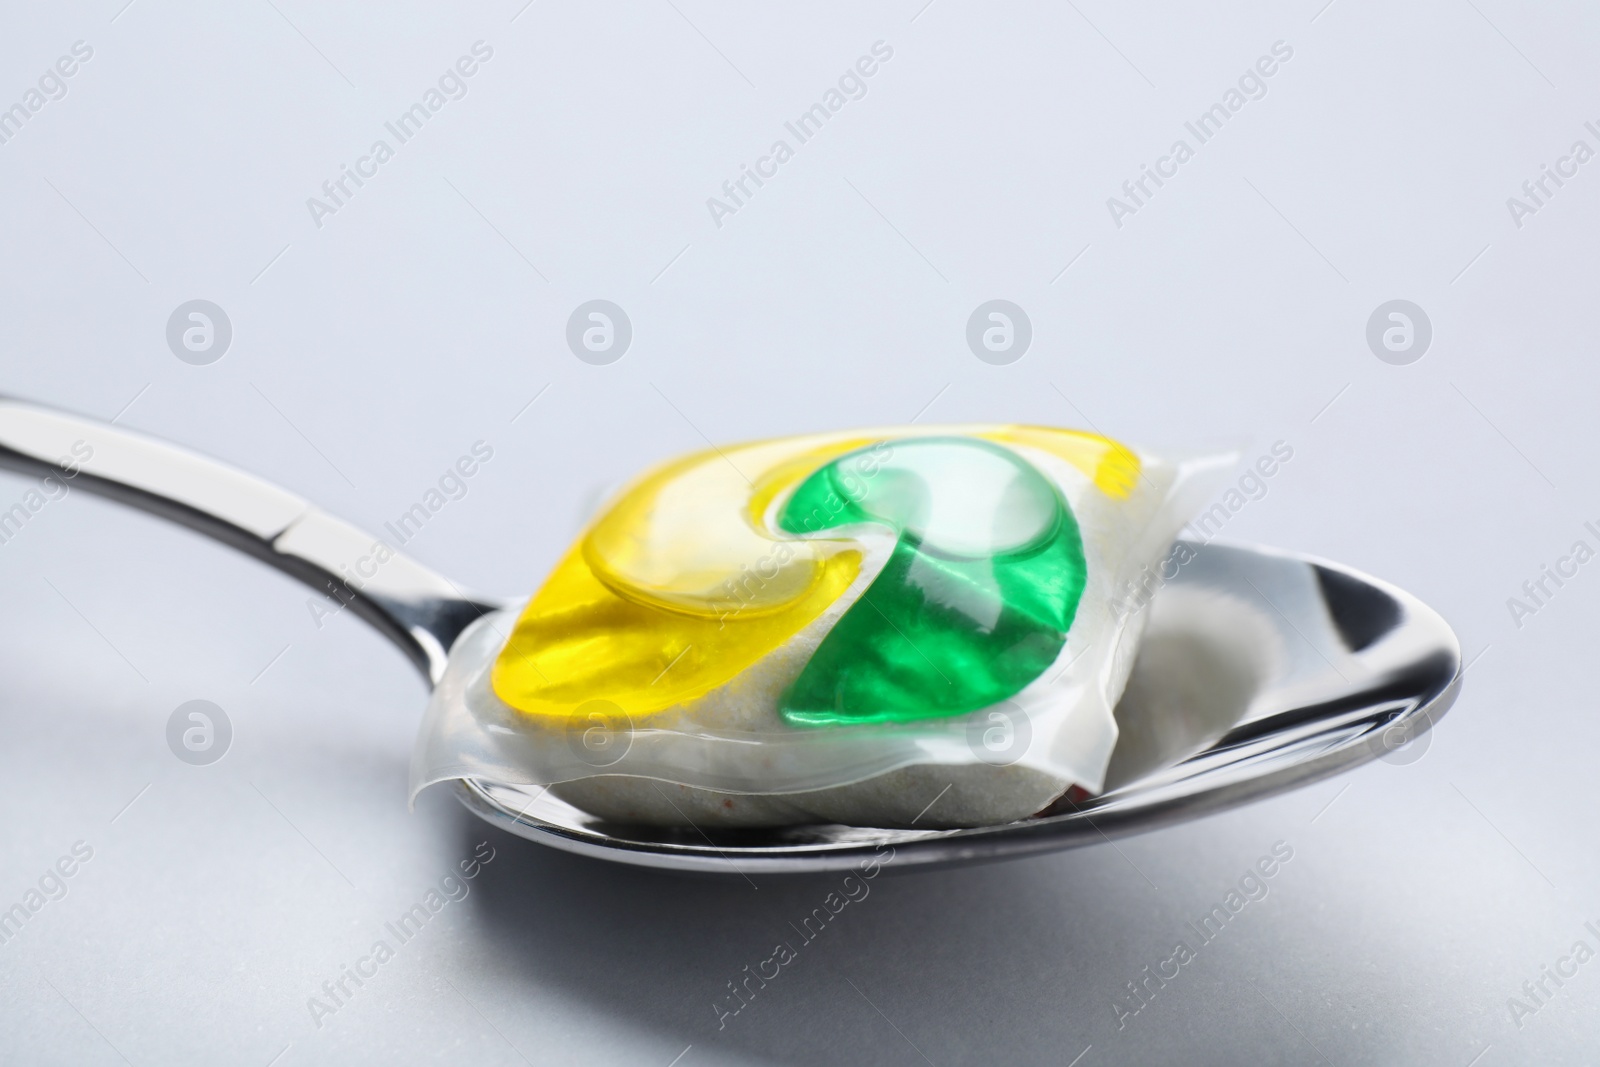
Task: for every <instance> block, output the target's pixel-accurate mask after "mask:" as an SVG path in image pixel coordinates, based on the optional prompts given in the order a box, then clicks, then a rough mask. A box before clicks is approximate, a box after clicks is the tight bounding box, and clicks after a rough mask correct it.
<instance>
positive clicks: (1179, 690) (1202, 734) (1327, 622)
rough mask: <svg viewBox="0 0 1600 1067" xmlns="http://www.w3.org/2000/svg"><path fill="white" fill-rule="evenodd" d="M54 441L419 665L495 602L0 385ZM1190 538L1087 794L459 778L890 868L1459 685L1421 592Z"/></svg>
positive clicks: (1372, 717) (1003, 844)
mask: <svg viewBox="0 0 1600 1067" xmlns="http://www.w3.org/2000/svg"><path fill="white" fill-rule="evenodd" d="M85 457H87V458H85ZM63 463H68V464H71V465H72V468H73V469H74V470H75V471H76V473H75V474H74V478H75V480H74V482H73V484H74V485H75V486H77V487H81V488H85V489H88V490H90V491H91V492H95V493H98V494H102V495H104V496H108V497H111V498H112V499H114V500H119V501H121V502H123V503H125V504H129V505H131V506H133V507H136V508H140V509H142V510H145V511H148V512H151V513H154V514H156V515H160V516H162V517H164V518H167V519H171V520H172V521H174V522H177V523H179V524H181V525H183V526H187V527H189V528H191V529H194V530H198V531H199V532H201V533H204V534H207V535H209V536H211V537H214V538H216V539H217V540H219V541H222V542H224V543H226V544H229V545H232V546H234V547H235V548H239V549H242V550H243V551H245V552H248V553H249V554H250V555H252V556H255V557H256V558H257V559H260V560H263V561H265V562H266V563H269V564H271V565H272V566H274V567H277V568H278V569H279V570H282V571H284V572H286V573H288V574H290V575H292V576H293V577H295V578H298V579H299V580H300V581H302V582H305V583H306V584H307V585H310V586H311V587H313V588H314V589H317V590H319V591H321V592H323V593H325V594H327V595H328V596H331V597H334V598H335V599H337V600H339V601H341V602H343V603H345V604H346V605H347V606H349V607H350V608H352V609H353V610H354V611H355V612H356V613H357V614H359V615H360V616H361V617H362V618H364V619H366V620H367V621H368V622H370V623H371V624H372V625H373V626H375V627H376V628H377V629H378V630H379V632H381V633H382V634H384V636H386V637H388V638H389V639H390V640H392V641H393V642H394V643H395V644H396V645H398V646H399V647H400V649H401V650H402V651H404V652H405V653H406V655H407V656H409V657H410V659H411V660H412V662H413V663H415V664H416V665H417V667H418V668H419V669H420V670H421V671H422V674H423V676H424V677H425V678H426V679H427V680H428V682H429V684H430V685H434V684H437V683H438V681H439V679H440V677H441V676H442V674H443V671H444V666H445V662H446V659H447V658H448V655H449V651H450V647H451V645H452V644H453V643H454V642H455V640H456V638H457V637H459V636H460V634H461V632H462V631H463V630H464V629H466V627H467V626H468V625H469V624H470V623H471V622H472V621H473V620H475V619H477V618H478V617H479V616H480V615H482V614H484V613H485V612H487V611H492V610H495V609H496V608H500V607H504V606H506V603H507V602H504V601H496V600H493V599H491V598H485V597H480V596H470V595H468V594H466V593H464V592H462V590H461V589H460V588H459V587H458V586H456V585H455V583H453V582H451V581H450V580H448V579H447V578H444V577H443V576H441V575H438V574H436V573H434V572H433V571H431V570H429V569H428V568H426V567H423V566H422V565H420V564H418V563H416V562H415V561H413V560H410V559H407V558H405V557H403V556H396V557H395V558H393V559H390V560H389V561H387V562H386V563H384V565H383V566H382V567H381V568H371V567H370V566H369V565H367V564H364V563H363V559H365V558H368V557H370V555H371V552H372V549H373V546H374V544H375V543H376V542H377V540H378V539H377V538H374V537H372V536H371V535H369V534H365V533H363V532H361V531H360V530H358V529H356V528H355V527H353V526H351V525H349V524H348V523H345V522H343V521H341V520H339V519H336V518H334V517H333V516H331V515H329V514H327V513H326V512H324V511H322V510H320V509H318V508H316V507H314V506H312V505H311V504H310V503H309V502H307V501H306V500H304V499H302V498H300V497H298V496H296V495H294V494H293V493H289V492H286V491H285V490H282V489H279V488H277V487H275V486H273V485H270V484H269V483H267V482H265V481H262V480H261V479H259V478H256V477H254V476H252V475H249V474H245V473H243V472H241V471H237V470H235V469H233V468H231V467H228V466H226V465H224V464H222V463H219V462H217V461H215V460H211V459H207V458H205V457H203V456H199V455H197V454H195V453H193V452H189V451H187V450H184V449H182V448H178V447H176V446H174V445H170V444H167V443H165V442H163V441H158V440H156V439H153V438H151V437H147V436H144V435H141V434H136V433H131V432H129V431H127V430H123V429H120V428H118V427H114V426H110V425H107V424H105V423H101V422H97V421H95V420H92V419H85V418H82V417H79V416H76V415H70V414H67V413H65V412H60V411H56V410H53V409H51V408H47V407H44V406H41V405H37V404H31V403H28V402H25V401H20V400H11V399H4V398H0V466H3V467H9V468H11V469H14V470H17V471H21V472H23V473H26V474H31V475H37V476H47V475H53V476H56V477H61V476H62V475H63V467H62V464H63ZM1184 545H1185V551H1184V552H1182V553H1180V554H1178V555H1177V556H1176V557H1175V558H1176V559H1179V560H1182V562H1181V564H1178V563H1173V564H1169V566H1168V567H1167V568H1166V570H1163V571H1162V572H1161V573H1159V574H1152V575H1151V576H1150V580H1149V582H1148V583H1147V585H1146V591H1147V592H1148V593H1150V594H1152V595H1153V597H1154V599H1153V601H1152V602H1151V607H1150V610H1151V621H1150V627H1149V630H1148V631H1147V634H1146V637H1145V640H1144V643H1143V644H1142V645H1141V651H1140V655H1139V658H1138V661H1137V663H1136V665H1135V667H1134V674H1133V678H1132V680H1131V681H1130V683H1129V687H1128V693H1127V695H1126V696H1125V697H1124V699H1123V701H1122V703H1121V704H1120V705H1119V706H1118V708H1117V719H1118V724H1119V726H1120V728H1121V737H1120V740H1119V741H1118V747H1117V750H1116V753H1115V754H1114V756H1113V758H1112V763H1111V767H1110V770H1109V772H1108V781H1107V788H1106V790H1105V792H1103V793H1102V794H1101V795H1099V796H1096V797H1094V798H1092V799H1089V800H1085V801H1083V802H1082V803H1081V804H1072V803H1065V802H1064V803H1063V804H1062V805H1059V810H1052V811H1050V812H1046V813H1043V814H1041V815H1038V816H1035V817H1034V818H1031V819H1024V820H1022V821H1019V822H1013V823H1007V824H1004V825H1000V826H986V827H982V828H978V829H967V830H887V829H874V828H868V827H853V826H807V827H797V828H791V829H780V830H740V831H718V830H714V829H709V828H708V829H707V830H706V831H704V832H702V831H697V830H674V829H662V828H655V827H637V826H618V825H611V824H606V823H603V822H601V821H600V820H597V819H595V818H594V817H592V816H589V815H587V814H585V813H584V812H582V811H579V810H578V809H576V808H574V807H572V806H571V805H569V804H566V803H564V802H562V801H560V800H557V799H556V798H555V797H552V796H550V795H549V794H548V793H546V792H544V791H543V790H541V789H539V788H537V787H529V786H517V785H508V784H505V783H497V782H491V781H485V780H481V779H469V780H463V781H457V782H455V783H454V786H455V789H456V793H457V796H458V798H459V799H460V800H461V802H462V803H463V804H465V805H466V806H467V808H468V809H469V810H470V811H472V812H474V813H475V814H477V815H479V816H481V817H482V818H484V819H486V820H487V821H489V822H491V823H493V824H495V825H496V826H499V827H500V828H501V829H504V830H506V831H508V832H510V833H513V834H517V835H518V836H520V837H525V838H528V839H529V840H531V841H537V842H540V843H541V844H546V845H552V846H554V847H556V848H561V849H565V850H567V851H569V852H576V853H581V854H583V855H588V856H594V857H597V858H600V859H607V860H613V861H617V862H621V863H631V864H636V865H639V866H645V867H659V868H668V869H674V870H689V871H707V872H713V873H715V872H723V873H733V872H740V873H754V872H771V873H778V872H804V871H822V870H842V869H846V868H850V867H855V866H857V865H859V864H862V863H864V862H883V860H884V858H885V856H886V855H892V857H893V860H892V863H893V865H894V867H895V868H897V869H904V868H907V867H929V866H940V865H950V864H960V863H976V862H982V861H986V860H994V859H1002V858H1008V857H1017V856H1024V855H1029V854H1032V853H1038V852H1048V851H1052V850H1056V849H1065V848H1074V847H1078V846H1082V845H1091V844H1096V843H1098V842H1101V841H1105V840H1109V839H1110V838H1113V837H1117V836H1122V835H1127V834H1132V833H1137V832H1139V831H1143V830H1149V829H1154V828H1156V827H1158V826H1163V825H1167V824H1170V823H1175V822H1180V821H1183V820H1186V819H1192V818H1196V817H1198V816H1200V815H1205V814H1208V813H1210V812H1215V811H1220V810H1222V809H1225V808H1230V807H1234V806H1236V805H1239V804H1243V803H1245V802H1247V801H1250V800H1254V799H1257V798H1259V797H1264V796H1267V795H1270V794H1273V793H1279V792H1283V791H1284V790H1287V789H1292V788H1294V787H1296V786H1300V785H1305V784H1307V783H1310V782H1314V781H1317V780H1318V779H1322V778H1326V777H1328V776H1330V775H1333V774H1337V773H1338V772H1340V771H1342V770H1345V769H1348V768H1350V767H1354V766H1356V765H1358V764H1361V763H1365V762H1367V761H1368V760H1371V759H1374V758H1377V757H1379V756H1384V755H1389V757H1390V758H1391V759H1393V760H1395V761H1396V762H1403V761H1404V760H1405V759H1407V758H1409V757H1407V756H1406V755H1404V754H1405V753H1417V752H1418V751H1419V749H1420V747H1421V745H1425V744H1426V743H1427V738H1425V737H1422V734H1423V733H1424V732H1425V731H1426V730H1427V729H1428V728H1429V727H1430V726H1431V725H1432V724H1433V722H1434V721H1435V720H1437V719H1438V718H1439V716H1441V715H1442V714H1444V712H1445V710H1446V709H1447V708H1448V707H1449V706H1450V704H1451V703H1452V702H1453V701H1454V699H1455V696H1456V693H1457V691H1458V689H1459V688H1460V684H1461V648H1460V645H1459V643H1458V642H1457V641H1456V637H1455V634H1454V633H1453V632H1452V631H1451V630H1450V627H1449V626H1448V625H1446V624H1445V622H1444V620H1443V619H1441V618H1440V617H1439V616H1438V614H1436V613H1435V612H1434V611H1433V610H1432V609H1430V608H1429V607H1428V606H1427V605H1426V604H1423V603H1422V602H1421V601H1419V600H1417V599H1416V598H1415V597H1413V596H1411V595H1409V594H1407V593H1405V592H1403V591H1402V590H1399V589H1396V588H1394V587H1393V586H1390V585H1388V584H1386V583H1383V582H1380V581H1377V580H1376V579H1373V578H1369V577H1367V576H1366V575H1363V574H1360V573H1358V572H1356V571H1353V570H1351V569H1349V568H1346V567H1342V566H1339V565H1337V564H1333V563H1327V562H1324V561H1321V560H1314V559H1311V558H1309V557H1306V556H1299V555H1294V554H1290V553H1285V552H1278V551H1273V550H1269V549H1259V548H1248V547H1243V546H1236V545H1221V544H1217V543H1215V542H1207V543H1204V544H1202V543H1198V542H1185V543H1184ZM368 570H372V573H371V574H370V575H369V574H368V573H367V571H368ZM1167 571H1171V573H1170V574H1168V573H1167ZM1141 595H1142V594H1141ZM1419 738H1421V740H1420V741H1418V739H1419ZM934 802H935V803H936V802H937V798H934ZM887 850H892V852H889V851H887Z"/></svg>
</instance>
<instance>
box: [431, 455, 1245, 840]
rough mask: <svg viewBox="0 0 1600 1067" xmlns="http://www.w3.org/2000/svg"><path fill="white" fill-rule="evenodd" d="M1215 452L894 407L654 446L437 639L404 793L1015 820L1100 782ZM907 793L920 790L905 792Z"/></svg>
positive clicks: (694, 812)
mask: <svg viewBox="0 0 1600 1067" xmlns="http://www.w3.org/2000/svg"><path fill="white" fill-rule="evenodd" d="M1232 462H1233V457H1232V456H1211V457H1198V458H1193V457H1191V458H1176V459H1169V458H1164V457H1160V456H1154V455H1147V454H1141V453H1137V452H1135V451H1133V450H1131V449H1129V448H1127V447H1125V446H1123V445H1120V444H1118V443H1116V442H1114V441H1111V440H1109V439H1107V438H1103V437H1100V436H1098V435H1094V434H1087V433H1082V432H1078V431H1072V430H1062V429H1054V428H1049V427H1034V426H1003V425H993V426H988V425H986V426H950V427H910V428H895V429H878V430H865V431H854V432H844V433H832V434H819V435H812V436H807V437H797V438H786V439H782V440H775V441H764V442H757V443H753V444H747V445H739V446H731V447H724V448H722V449H712V450H708V451H706V452H702V453H696V454H693V455H689V456H685V457H682V458H680V459H677V460H673V461H670V462H668V463H665V464H662V465H661V466H659V467H657V468H655V469H654V470H651V471H649V472H647V473H646V474H645V475H643V476H642V477H640V478H639V479H638V480H636V481H635V482H634V483H633V484H631V485H629V486H628V487H626V488H625V489H624V490H623V491H622V492H621V493H620V494H618V496H617V497H616V498H614V499H613V500H612V501H611V502H610V503H609V504H608V505H607V506H606V507H605V508H604V509H603V510H602V512H601V513H600V514H599V516H598V517H597V518H596V519H595V520H594V522H593V523H591V524H590V526H589V528H588V529H587V530H585V531H584V533H583V534H582V535H581V536H580V538H579V540H578V542H577V543H576V544H574V545H573V546H572V547H571V548H570V549H569V550H568V552H567V553H566V554H565V555H564V556H563V557H562V559H561V560H560V561H559V562H558V563H557V564H556V566H555V568H554V569H553V570H552V572H551V573H550V575H549V577H548V578H547V579H546V581H545V583H544V584H543V585H542V586H541V588H540V589H539V590H538V591H537V592H535V593H534V595H533V596H532V597H531V598H529V600H528V601H527V603H526V604H525V605H524V606H523V607H522V608H521V610H520V611H518V612H511V611H503V612H499V613H497V614H495V615H493V616H489V617H487V618H485V619H483V620H480V621H479V622H478V623H477V624H475V625H474V626H473V627H472V628H471V629H469V630H468V631H467V632H466V633H465V634H463V636H462V638H461V639H460V640H459V641H458V642H457V644H456V647H455V648H454V649H453V650H452V651H451V654H450V662H449V667H448V670H447V671H446V674H445V677H444V678H443V680H442V681H441V683H440V685H439V686H438V688H437V689H436V690H435V692H434V695H433V698H432V700H431V702H430V704H429V708H428V712H427V715H426V718H425V720H424V723H423V727H422V730H421V733H420V736H419V738H418V742H417V747H416V750H415V753H414V757H413V764H412V795H413V796H415V794H416V793H417V792H418V791H420V790H421V789H422V788H424V787H426V786H427V785H430V784H432V783H435V782H439V781H443V780H447V779H451V778H462V777H472V778H484V779H490V780H495V781H500V782H507V783H515V784H523V785H545V786H550V787H552V789H553V791H555V792H557V793H558V794H559V795H562V796H563V797H564V798H567V799H569V800H570V801H571V802H572V803H575V804H577V805H578V806H579V807H583V808H586V809H587V810H590V811H592V812H593V813H594V814H596V815H597V816H600V817H603V818H614V819H625V820H630V821H643V822H656V823H665V824H678V825H683V824H686V823H697V822H699V821H701V820H706V819H709V820H712V821H717V822H720V823H726V824H733V825H770V824H779V823H786V822H802V821H845V822H856V823H860V824H876V825H888V824H891V823H895V822H902V823H903V822H907V821H909V820H910V819H911V817H912V815H914V814H915V811H916V806H920V804H922V803H925V802H926V800H927V799H928V797H927V796H924V795H923V794H924V793H926V792H927V790H928V789H934V790H937V789H938V788H939V786H940V783H941V782H943V783H948V785H949V787H950V789H952V790H955V791H956V792H955V795H954V796H953V797H952V799H951V800H950V801H948V802H947V803H946V804H945V809H946V811H945V814H943V815H939V816H934V817H933V819H931V820H925V821H924V822H923V823H921V824H920V825H961V824H971V823H972V822H975V821H988V820H993V819H1004V818H1018V817H1023V816H1025V815H1027V814H1031V813H1032V812H1034V811H1037V810H1039V809H1040V808H1043V807H1045V806H1047V805H1048V804H1049V803H1050V802H1051V801H1053V800H1054V799H1056V798H1057V797H1059V796H1060V795H1061V794H1062V793H1064V792H1065V791H1066V790H1067V789H1069V788H1071V787H1073V786H1078V787H1080V788H1082V789H1085V790H1088V791H1090V792H1094V791H1097V790H1098V789H1099V788H1100V787H1101V784H1102V781H1103V778H1104V774H1105V769H1106V765H1107V762H1108V761H1109V759H1110V756H1111V750H1112V748H1113V746H1114V745H1115V742H1116V736H1117V727H1116V722H1115V719H1114V717H1113V715H1112V709H1113V708H1114V706H1115V704H1116V701H1117V699H1118V697H1119V696H1120V694H1121V691H1122V688H1123V686H1124V685H1125V684H1126V681H1127V677H1128V672H1129V669H1130V668H1131V665H1132V662H1133V656H1134V654H1135V652H1136V650H1137V644H1138V638H1139V634H1140V631H1141V628H1142V625H1143V610H1144V607H1145V605H1146V602H1147V600H1146V599H1145V598H1141V597H1139V596H1136V595H1132V593H1133V591H1134V590H1136V589H1137V588H1139V586H1140V584H1141V580H1142V578H1143V576H1145V575H1148V574H1150V573H1152V572H1153V571H1154V569H1155V568H1157V567H1159V565H1160V563H1161V560H1162V559H1163V557H1164V556H1165V555H1166V553H1167V550H1168V548H1169V547H1170V545H1171V543H1172V540H1173V538H1174V537H1175V536H1176V534H1177V532H1178V530H1179V528H1180V527H1181V526H1182V524H1183V523H1184V522H1185V521H1186V520H1187V519H1188V518H1189V516H1190V515H1192V514H1193V513H1194V511H1195V510H1196V509H1197V508H1198V506H1199V505H1200V504H1202V503H1203V502H1204V501H1205V499H1206V498H1208V497H1209V496H1210V495H1211V493H1212V492H1213V491H1214V490H1215V489H1216V488H1217V486H1218V484H1219V482H1220V479H1221V478H1222V477H1223V476H1225V474H1226V472H1227V471H1228V469H1229V467H1230V466H1231V464H1232ZM913 802H915V804H914V803H913Z"/></svg>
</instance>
